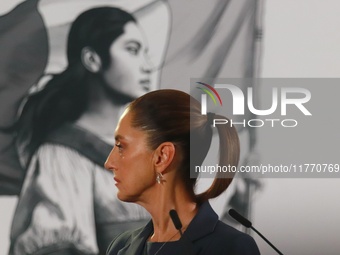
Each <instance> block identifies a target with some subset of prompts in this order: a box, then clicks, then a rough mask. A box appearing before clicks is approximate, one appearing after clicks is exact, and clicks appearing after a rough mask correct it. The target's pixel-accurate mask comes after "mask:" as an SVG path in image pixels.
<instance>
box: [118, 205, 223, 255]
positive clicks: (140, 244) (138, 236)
mask: <svg viewBox="0 0 340 255" xmlns="http://www.w3.org/2000/svg"><path fill="white" fill-rule="evenodd" d="M217 222H218V216H217V214H216V213H215V212H214V210H213V209H212V208H211V206H210V204H209V202H205V203H203V204H202V205H201V206H200V208H199V210H198V213H197V214H196V216H195V217H194V218H193V220H192V221H191V222H190V224H189V226H188V228H187V229H186V231H185V232H184V234H183V237H184V238H188V239H189V240H190V241H191V242H193V241H195V240H197V239H200V238H202V237H204V236H206V235H209V234H210V233H212V232H213V231H214V229H215V226H216V224H217ZM202 226H204V228H203V227H202ZM152 231H153V225H152V221H149V222H148V224H147V225H146V226H145V227H144V228H142V229H141V230H140V231H137V232H134V233H133V234H132V236H131V238H130V242H128V243H127V245H126V246H125V247H124V248H123V249H121V250H120V251H119V252H118V254H117V255H123V254H124V255H125V254H142V252H143V249H144V244H145V242H146V241H147V238H148V237H149V236H150V235H151V233H152Z"/></svg>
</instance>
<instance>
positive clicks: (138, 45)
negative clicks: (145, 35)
mask: <svg viewBox="0 0 340 255" xmlns="http://www.w3.org/2000/svg"><path fill="white" fill-rule="evenodd" d="M125 44H136V46H137V47H139V48H141V47H142V44H141V43H140V42H139V41H137V40H134V39H130V40H127V41H126V42H125Z"/></svg>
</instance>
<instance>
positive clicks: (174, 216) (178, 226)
mask: <svg viewBox="0 0 340 255" xmlns="http://www.w3.org/2000/svg"><path fill="white" fill-rule="evenodd" d="M169 214H170V218H171V220H172V222H173V223H174V225H175V228H176V229H177V230H181V229H182V223H181V220H180V219H179V217H178V214H177V212H176V210H174V209H172V210H170V212H169Z"/></svg>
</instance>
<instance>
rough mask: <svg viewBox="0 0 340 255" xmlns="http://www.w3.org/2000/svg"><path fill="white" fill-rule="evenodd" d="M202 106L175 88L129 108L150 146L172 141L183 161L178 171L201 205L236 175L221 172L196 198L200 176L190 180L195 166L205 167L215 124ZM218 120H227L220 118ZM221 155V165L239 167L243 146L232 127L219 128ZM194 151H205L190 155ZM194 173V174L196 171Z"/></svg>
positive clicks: (145, 98)
mask: <svg viewBox="0 0 340 255" xmlns="http://www.w3.org/2000/svg"><path fill="white" fill-rule="evenodd" d="M200 107H201V105H200V103H199V102H198V101H197V100H195V99H193V98H192V97H191V96H190V95H188V94H187V93H185V92H182V91H178V90H171V89H164V90H157V91H153V92H150V93H147V94H145V95H144V96H142V97H140V98H138V99H136V100H135V101H133V102H132V103H131V104H130V105H129V107H128V109H129V112H130V113H131V114H132V123H131V125H132V126H133V127H135V128H137V129H139V130H142V131H145V132H146V133H147V137H148V138H147V139H148V141H147V142H148V145H149V146H150V148H151V149H156V148H157V147H158V146H159V145H160V144H161V143H163V142H172V143H173V144H174V145H175V147H176V152H177V149H178V151H179V153H181V154H182V157H181V158H182V161H181V163H180V166H179V168H178V171H180V175H181V177H182V180H183V183H184V184H185V185H186V189H187V191H188V192H189V194H190V195H192V197H194V199H195V200H196V202H197V203H202V202H204V201H206V200H208V199H210V198H215V197H217V196H219V195H220V194H221V193H222V192H223V191H225V190H226V189H227V188H228V186H229V184H230V183H231V181H232V177H233V175H230V173H228V174H229V175H226V176H224V175H223V173H219V174H218V175H216V176H215V179H214V181H213V183H212V185H211V186H210V188H209V189H208V190H206V191H205V192H203V193H201V194H198V195H196V194H195V191H194V190H195V184H196V181H197V176H196V177H194V178H190V171H192V170H193V167H194V166H195V165H201V164H202V162H203V160H204V158H205V157H206V155H207V152H208V150H209V148H210V143H211V139H212V133H213V132H212V127H211V123H209V120H208V118H207V116H206V115H202V114H201V108H200ZM216 117H217V118H225V117H223V116H216ZM217 129H218V134H219V141H220V153H219V154H220V155H219V164H220V165H221V166H223V165H231V166H237V164H238V161H239V154H240V145H239V139H238V135H237V131H236V129H235V128H234V127H230V126H228V125H217ZM190 142H191V148H197V147H199V148H201V149H200V150H198V152H199V153H197V151H196V149H195V155H190V153H191V150H190ZM192 173H193V172H192Z"/></svg>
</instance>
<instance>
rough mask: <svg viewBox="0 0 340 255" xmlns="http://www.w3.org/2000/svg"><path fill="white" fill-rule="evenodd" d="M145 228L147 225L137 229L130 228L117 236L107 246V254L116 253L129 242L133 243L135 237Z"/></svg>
mask: <svg viewBox="0 0 340 255" xmlns="http://www.w3.org/2000/svg"><path fill="white" fill-rule="evenodd" d="M144 228H145V227H141V228H138V229H135V230H129V231H126V232H124V233H122V234H120V235H118V236H116V237H115V238H114V239H113V240H112V242H111V243H110V245H109V247H108V248H107V251H106V254H107V255H116V254H117V253H118V251H120V250H121V249H123V248H124V247H126V246H127V245H128V244H129V243H131V242H132V240H133V239H134V237H136V236H137V235H139V234H140V233H141V232H142V231H143V229H144Z"/></svg>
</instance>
